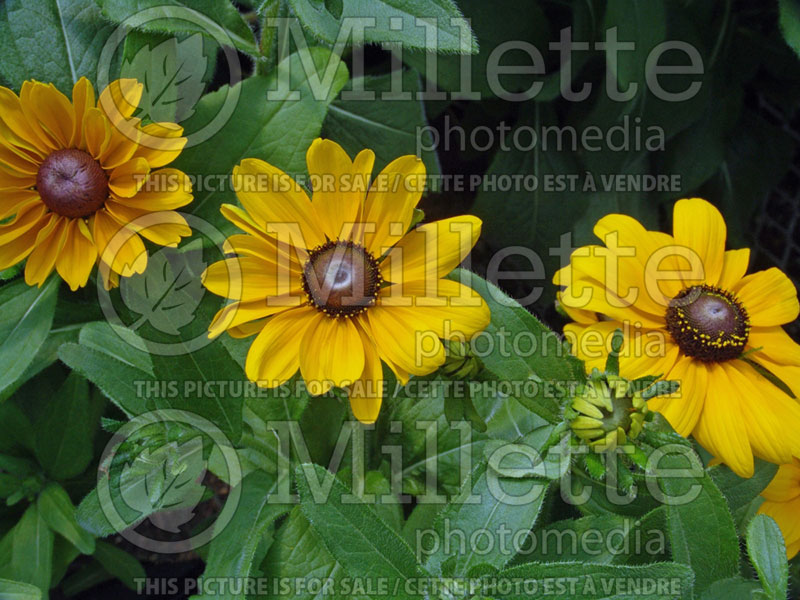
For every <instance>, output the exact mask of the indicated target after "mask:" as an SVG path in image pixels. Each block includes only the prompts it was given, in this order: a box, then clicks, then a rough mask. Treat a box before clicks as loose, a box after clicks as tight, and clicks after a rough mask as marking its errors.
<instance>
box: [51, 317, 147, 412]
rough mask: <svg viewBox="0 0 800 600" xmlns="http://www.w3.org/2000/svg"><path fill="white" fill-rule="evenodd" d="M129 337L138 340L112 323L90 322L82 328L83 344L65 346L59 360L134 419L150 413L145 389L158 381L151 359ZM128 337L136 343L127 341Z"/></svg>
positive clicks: (60, 352)
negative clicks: (147, 385) (143, 389)
mask: <svg viewBox="0 0 800 600" xmlns="http://www.w3.org/2000/svg"><path fill="white" fill-rule="evenodd" d="M129 336H133V337H134V338H135V337H136V336H135V334H133V332H130V331H128V330H126V329H124V328H121V327H112V326H111V325H110V324H108V323H90V324H88V325H86V326H85V327H83V328H82V329H81V333H80V337H79V343H78V344H75V343H67V344H63V345H62V346H61V348H59V351H58V357H59V358H60V359H61V361H62V362H63V363H64V364H66V365H67V366H68V367H70V368H71V369H73V370H75V371H77V372H78V373H80V374H81V375H83V376H84V377H86V378H87V379H88V380H89V381H91V382H92V383H94V384H95V385H96V386H97V387H98V388H100V390H101V391H102V392H103V394H105V395H106V397H108V398H109V400H111V401H112V402H114V404H116V405H117V406H118V407H119V409H120V410H122V411H123V412H124V413H125V414H126V415H128V416H129V417H132V416H136V415H140V414H142V413H144V412H145V411H146V410H147V401H146V397H145V396H144V395H143V394H142V393H140V390H141V389H142V388H141V386H142V385H144V384H147V383H151V384H152V385H157V382H156V379H155V375H154V373H153V362H152V360H151V358H150V357H149V356H148V355H147V353H146V352H142V351H141V350H137V349H136V346H135V345H134V343H135V342H134V341H133V339H132V338H130V337H129ZM126 338H127V339H128V340H129V341H130V342H133V343H128V342H126V341H125V339H126ZM138 342H141V340H138Z"/></svg>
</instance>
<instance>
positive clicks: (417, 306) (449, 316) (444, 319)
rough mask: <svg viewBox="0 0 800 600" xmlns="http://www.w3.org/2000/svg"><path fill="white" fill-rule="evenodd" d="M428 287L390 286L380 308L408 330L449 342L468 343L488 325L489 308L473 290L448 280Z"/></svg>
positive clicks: (415, 283) (439, 281) (380, 299)
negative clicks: (388, 312) (429, 334)
mask: <svg viewBox="0 0 800 600" xmlns="http://www.w3.org/2000/svg"><path fill="white" fill-rule="evenodd" d="M426 287H427V286H426V284H425V283H423V282H413V283H407V284H405V285H392V286H389V287H387V288H384V289H383V290H381V295H380V297H379V299H378V306H379V307H381V308H382V309H385V310H387V311H389V310H391V311H393V314H394V316H395V318H396V319H400V320H402V321H404V322H405V323H406V327H407V328H408V329H411V330H417V331H420V332H423V331H424V332H433V333H435V335H436V336H438V337H441V338H447V339H451V338H458V339H460V340H461V341H464V340H469V338H470V337H471V336H472V335H473V334H475V333H476V332H478V331H481V330H483V329H484V328H485V327H486V326H487V325H488V324H489V321H490V320H491V313H490V311H489V306H488V305H487V304H486V302H485V301H484V300H483V298H481V296H480V295H479V294H478V293H477V292H476V291H475V290H473V289H472V288H470V287H468V286H465V285H462V284H461V283H459V282H457V281H450V280H449V279H441V280H438V281H436V282H433V285H432V286H431V289H426ZM370 310H372V309H370ZM368 312H369V311H368Z"/></svg>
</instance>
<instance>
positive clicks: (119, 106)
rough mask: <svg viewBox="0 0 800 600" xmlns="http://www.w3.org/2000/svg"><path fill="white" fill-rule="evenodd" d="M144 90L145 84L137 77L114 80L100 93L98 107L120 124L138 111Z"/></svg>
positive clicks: (115, 122) (113, 121)
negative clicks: (136, 78)
mask: <svg viewBox="0 0 800 600" xmlns="http://www.w3.org/2000/svg"><path fill="white" fill-rule="evenodd" d="M143 90H144V86H143V85H142V84H141V83H139V82H138V81H136V80H135V79H118V80H116V81H112V82H111V83H110V84H109V85H108V87H106V89H104V90H103V91H102V92H101V93H100V98H98V100H97V108H99V109H101V110H102V111H103V113H105V115H106V116H107V117H108V118H109V119H110V120H111V122H112V123H114V124H119V123H120V122H122V121H125V120H127V119H128V118H130V117H131V116H132V115H133V113H134V112H136V108H137V107H138V106H139V100H141V99H142V91H143Z"/></svg>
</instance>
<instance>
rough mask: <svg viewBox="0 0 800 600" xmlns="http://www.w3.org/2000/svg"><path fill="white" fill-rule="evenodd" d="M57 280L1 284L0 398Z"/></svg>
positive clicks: (31, 342) (50, 304)
mask: <svg viewBox="0 0 800 600" xmlns="http://www.w3.org/2000/svg"><path fill="white" fill-rule="evenodd" d="M0 10H2V8H0ZM59 281H60V279H59V278H58V277H51V278H50V279H49V281H47V282H46V283H45V284H44V285H43V286H42V287H40V288H38V287H28V286H27V285H26V284H25V282H24V281H14V282H12V283H10V284H8V285H5V286H3V287H2V288H0V400H4V399H5V398H7V397H8V396H9V395H10V394H11V393H12V392H13V391H14V390H15V389H16V387H17V385H16V384H17V381H18V379H19V378H20V376H21V375H22V374H23V373H24V372H25V370H26V369H27V368H28V365H30V364H31V362H32V361H33V359H34V357H35V356H36V353H37V351H38V350H39V348H40V347H41V346H42V344H43V343H44V341H45V339H46V338H47V334H48V332H49V331H50V326H51V325H52V323H53V314H54V313H55V308H56V297H57V295H58V282H59Z"/></svg>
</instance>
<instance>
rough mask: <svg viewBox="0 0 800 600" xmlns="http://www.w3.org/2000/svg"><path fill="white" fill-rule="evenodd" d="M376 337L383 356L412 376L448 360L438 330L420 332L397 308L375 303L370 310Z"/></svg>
mask: <svg viewBox="0 0 800 600" xmlns="http://www.w3.org/2000/svg"><path fill="white" fill-rule="evenodd" d="M366 315H367V322H368V323H369V328H370V330H371V331H372V338H373V339H374V340H375V342H376V343H377V344H378V348H379V350H380V353H381V355H385V356H387V357H389V360H390V361H391V362H392V363H394V364H396V365H397V366H398V367H400V368H401V369H402V370H403V371H406V372H408V373H411V374H412V375H427V374H429V373H432V372H433V371H435V370H436V369H437V368H439V367H440V366H441V365H442V364H444V361H445V353H444V347H443V346H442V343H441V341H440V340H439V337H438V336H437V332H436V331H424V330H423V331H420V330H418V329H417V327H418V324H417V323H413V322H412V323H408V322H407V321H406V320H405V319H404V317H405V316H407V315H406V313H404V312H403V311H399V310H397V308H395V307H385V306H380V305H378V306H373V307H372V308H370V309H369V310H367V312H366Z"/></svg>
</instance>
